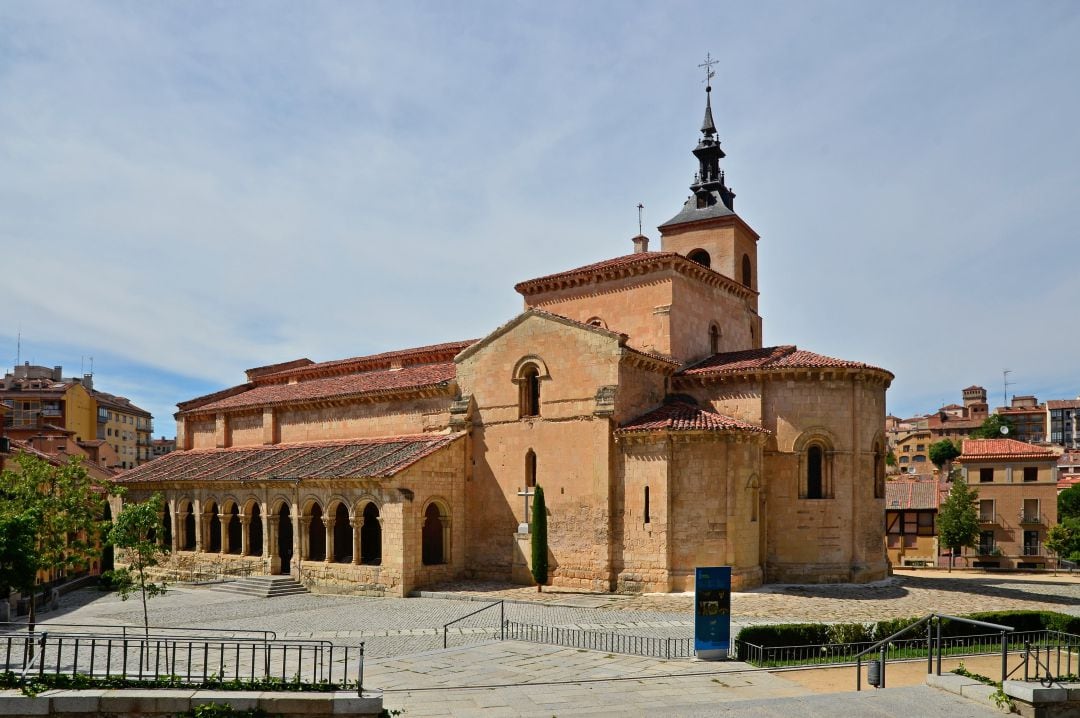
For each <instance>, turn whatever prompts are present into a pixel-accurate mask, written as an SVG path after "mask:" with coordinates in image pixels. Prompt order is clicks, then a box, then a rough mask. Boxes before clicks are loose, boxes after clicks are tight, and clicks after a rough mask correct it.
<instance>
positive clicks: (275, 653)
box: [0, 629, 364, 691]
mask: <svg viewBox="0 0 1080 718" xmlns="http://www.w3.org/2000/svg"><path fill="white" fill-rule="evenodd" d="M132 630H133V631H134V629H132ZM0 654H2V655H3V660H4V670H5V671H11V672H21V673H22V675H23V677H24V678H25V677H26V675H27V674H34V673H36V674H37V675H41V676H43V675H45V674H46V673H48V674H55V675H72V676H74V675H88V676H95V677H98V678H121V679H125V680H133V681H161V680H162V679H165V680H167V681H171V682H173V683H174V684H175V685H199V684H205V683H207V682H211V683H212V682H217V681H253V682H254V681H270V682H281V683H289V682H304V683H331V684H332V683H338V684H349V683H351V682H352V681H353V680H355V681H356V686H357V690H358V691H362V687H363V677H364V644H363V643H360V644H359V645H357V646H335V645H334V644H333V643H331V642H330V641H320V640H288V641H281V640H277V639H266V640H262V639H244V638H197V637H194V636H185V635H170V634H165V633H160V634H156V635H151V636H150V638H149V639H148V638H146V636H145V635H142V636H139V635H136V634H134V633H128V634H126V635H124V634H121V633H114V634H109V633H94V632H88V633H70V632H65V633H58V632H49V631H42V632H40V633H19V634H7V635H3V636H0ZM350 666H352V667H353V668H350Z"/></svg>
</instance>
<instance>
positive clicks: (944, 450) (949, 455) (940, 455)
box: [930, 439, 960, 469]
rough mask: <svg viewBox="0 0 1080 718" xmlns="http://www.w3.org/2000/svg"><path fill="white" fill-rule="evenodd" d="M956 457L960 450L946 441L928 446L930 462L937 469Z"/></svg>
mask: <svg viewBox="0 0 1080 718" xmlns="http://www.w3.org/2000/svg"><path fill="white" fill-rule="evenodd" d="M957 456H960V448H959V447H958V446H957V445H956V444H955V443H954V442H952V441H949V440H948V439H942V440H941V441H935V442H934V443H933V444H930V461H932V462H933V463H934V466H936V467H938V468H939V469H940V468H941V467H942V466H944V465H945V464H947V463H949V462H950V461H952V460H953V459H955V458H956V457H957Z"/></svg>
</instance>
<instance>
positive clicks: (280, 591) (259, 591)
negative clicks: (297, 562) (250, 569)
mask: <svg viewBox="0 0 1080 718" xmlns="http://www.w3.org/2000/svg"><path fill="white" fill-rule="evenodd" d="M215 588H216V589H217V590H218V591H225V592H227V593H235V594H240V595H243V596H258V597H260V598H274V597H275V596H294V595H297V594H301V593H307V592H308V590H307V589H306V588H305V587H304V585H303V584H301V583H298V582H296V581H294V580H293V579H292V578H291V577H289V576H245V577H244V578H241V579H239V580H238V581H232V582H230V583H223V584H221V585H220V586H216V587H215Z"/></svg>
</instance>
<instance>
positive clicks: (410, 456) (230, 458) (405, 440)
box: [117, 433, 464, 484]
mask: <svg viewBox="0 0 1080 718" xmlns="http://www.w3.org/2000/svg"><path fill="white" fill-rule="evenodd" d="M462 436H464V434H463V433H456V434H437V435H420V436H391V437H386V438H381V439H352V440H348V441H320V442H311V443H304V444H277V445H273V446H239V447H231V448H228V449H194V450H190V451H173V452H172V453H169V454H165V455H164V456H162V457H160V458H157V459H154V460H153V461H149V462H147V463H145V464H143V465H141V466H138V467H136V468H134V469H130V470H128V471H126V472H124V473H122V474H120V476H119V477H117V482H118V483H123V484H136V483H147V482H156V481H264V480H268V479H345V478H357V477H371V478H385V477H390V476H393V475H394V474H396V473H398V472H399V471H401V470H402V469H405V468H407V467H409V466H411V465H412V464H414V463H416V462H417V461H419V460H420V459H422V458H424V457H425V456H428V455H430V454H433V453H434V452H436V451H438V450H439V449H442V448H443V447H445V446H447V445H449V444H450V443H452V442H453V441H455V440H456V439H458V438H460V437H462Z"/></svg>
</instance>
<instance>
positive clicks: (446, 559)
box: [442, 514, 453, 563]
mask: <svg viewBox="0 0 1080 718" xmlns="http://www.w3.org/2000/svg"><path fill="white" fill-rule="evenodd" d="M442 546H443V555H442V558H443V563H450V557H451V556H452V555H453V554H452V553H451V551H450V549H451V548H452V547H451V545H450V514H447V515H446V517H445V518H443V519H442Z"/></svg>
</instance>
